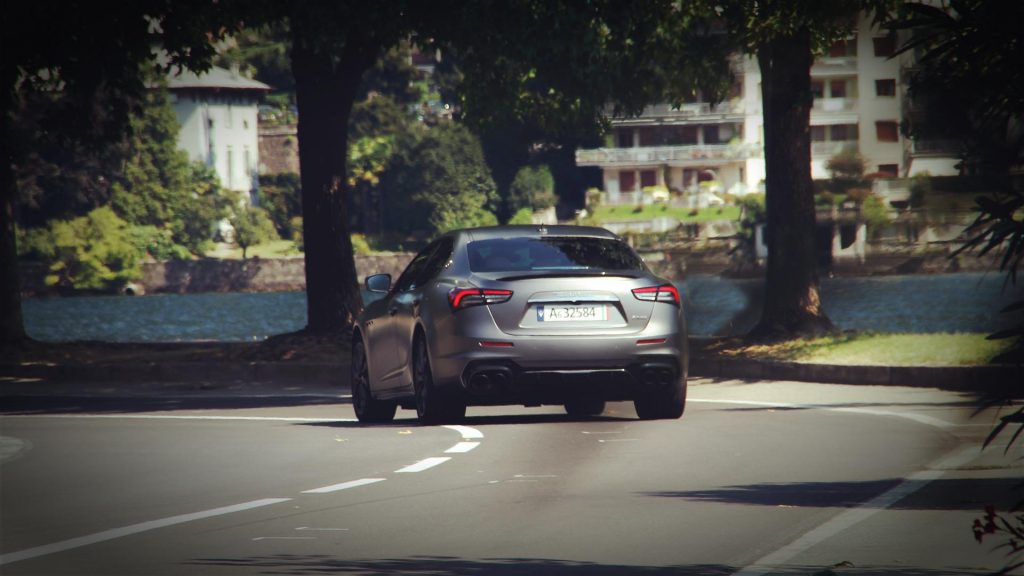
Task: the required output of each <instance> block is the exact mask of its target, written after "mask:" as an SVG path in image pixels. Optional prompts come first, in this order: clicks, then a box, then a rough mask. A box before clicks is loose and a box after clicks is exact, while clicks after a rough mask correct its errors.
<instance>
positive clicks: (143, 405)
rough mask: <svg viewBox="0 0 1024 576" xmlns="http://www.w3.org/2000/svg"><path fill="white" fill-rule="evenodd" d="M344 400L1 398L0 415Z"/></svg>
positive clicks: (294, 397) (224, 407) (335, 401)
mask: <svg viewBox="0 0 1024 576" xmlns="http://www.w3.org/2000/svg"><path fill="white" fill-rule="evenodd" d="M348 403H350V401H349V400H348V399H345V398H340V397H339V398H332V397H330V396H299V395H292V396H287V395H284V396H238V397H216V398H203V397H181V396H169V397H160V396H146V397H140V398H130V397H109V398H107V397H102V396H45V397H44V396H4V397H3V409H2V410H0V414H3V415H8V416H14V415H32V414H86V413H88V414H133V413H140V412H165V411H174V410H231V409H242V408H273V407H280V408H288V407H295V406H317V405H327V404H348Z"/></svg>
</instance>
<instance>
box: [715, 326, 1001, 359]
mask: <svg viewBox="0 0 1024 576" xmlns="http://www.w3.org/2000/svg"><path fill="white" fill-rule="evenodd" d="M1009 348H1010V344H1009V343H1007V342H1006V341H1000V340H990V339H988V337H987V335H986V334H978V333H942V334H884V333H874V332H851V333H844V334H839V335H832V336H824V337H820V338H798V339H793V340H786V341H783V342H777V343H771V344H749V343H745V342H742V341H739V340H724V341H719V342H714V343H712V344H709V345H708V347H707V348H706V349H705V350H706V351H707V352H709V353H712V354H715V355H719V356H723V357H728V358H753V359H758V360H774V361H780V362H801V363H816V364H835V365H846V366H980V365H984V364H989V363H991V362H992V361H993V360H995V359H997V358H998V357H999V356H1000V354H1003V353H1004V352H1006V351H1007V350H1008V349H1009Z"/></svg>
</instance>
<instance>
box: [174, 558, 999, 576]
mask: <svg viewBox="0 0 1024 576" xmlns="http://www.w3.org/2000/svg"><path fill="white" fill-rule="evenodd" d="M190 564H191V565H192V566H198V567H206V568H213V567H216V568H235V569H243V570H244V571H245V573H247V574H248V573H260V574H286V575H294V576H301V575H311V574H360V575H363V576H396V575H404V574H420V575H423V576H535V575H538V574H539V575H544V576H568V575H570V574H572V575H578V574H587V575H593V576H631V575H638V576H724V575H726V574H734V573H735V572H737V571H738V570H740V568H741V567H739V566H728V565H724V564H687V565H676V566H626V565H621V564H599V563H596V562H576V561H570V560H549V559H537V558H492V559H485V560H471V559H465V558H454V557H450V556H412V557H409V558H394V559H380V560H349V559H342V558H334V557H330V556H324V555H304V556H300V555H292V554H278V555H273V556H253V557H248V558H204V559H197V560H193V561H192V562H191V563H190ZM955 573H956V574H960V575H962V576H981V575H983V574H990V573H991V571H988V570H984V569H970V568H964V569H959V568H958V569H956V572H955ZM771 574H773V575H775V576H811V575H817V574H829V575H836V576H839V575H841V574H851V575H852V574H856V575H857V576H947V575H948V574H950V571H949V570H946V569H928V568H914V567H909V566H905V565H903V566H849V567H845V566H844V567H815V566H778V567H774V568H773V569H772V570H771Z"/></svg>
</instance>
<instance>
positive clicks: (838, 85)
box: [828, 80, 846, 98]
mask: <svg viewBox="0 0 1024 576" xmlns="http://www.w3.org/2000/svg"><path fill="white" fill-rule="evenodd" d="M828 89H829V93H830V94H831V95H832V97H833V98H846V80H833V81H831V82H829V83H828Z"/></svg>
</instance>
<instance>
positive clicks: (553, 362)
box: [351, 226, 688, 423]
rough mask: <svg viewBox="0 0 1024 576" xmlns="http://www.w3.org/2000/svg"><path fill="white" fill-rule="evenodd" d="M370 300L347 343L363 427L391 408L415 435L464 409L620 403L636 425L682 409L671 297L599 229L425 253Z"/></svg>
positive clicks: (594, 407) (684, 360) (510, 237)
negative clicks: (628, 404)
mask: <svg viewBox="0 0 1024 576" xmlns="http://www.w3.org/2000/svg"><path fill="white" fill-rule="evenodd" d="M366 288H367V290H368V291H369V292H370V294H371V295H372V296H373V301H371V302H370V303H369V304H368V305H367V306H366V309H365V310H364V311H363V313H362V314H361V315H360V316H359V318H358V319H357V321H356V323H355V326H354V330H353V334H352V362H351V366H352V396H353V404H354V407H355V412H356V415H357V416H358V418H359V420H360V421H362V422H387V421H390V420H392V419H393V418H394V416H395V412H396V410H397V408H398V407H399V406H401V407H403V408H415V409H416V413H417V415H418V417H419V419H420V420H421V421H422V422H424V423H441V422H450V421H457V420H459V419H461V418H462V417H463V416H464V415H465V412H466V406H467V405H502V404H522V405H525V406H540V405H545V404H560V405H564V406H565V409H566V411H567V412H568V413H569V414H571V415H577V416H592V415H597V414H600V413H601V412H603V411H604V407H605V402H606V401H623V400H632V401H633V402H634V404H635V406H636V412H637V414H638V415H639V417H640V418H643V419H656V418H679V417H680V416H682V414H683V410H684V408H685V404H686V375H687V365H688V357H687V339H686V320H685V318H684V316H683V311H682V306H681V305H680V295H679V291H678V290H677V288H676V287H675V286H674V285H673V284H672V283H671V282H669V281H668V280H666V279H664V278H659V277H657V276H655V275H654V274H652V273H651V271H650V270H649V269H648V268H647V266H646V265H645V264H644V262H643V260H642V259H641V258H640V257H639V256H638V255H637V254H636V252H634V251H633V249H632V248H630V247H629V245H627V244H626V243H625V242H624V241H623V240H622V239H621V238H619V237H618V236H616V235H614V234H612V233H611V232H609V231H607V230H604V229H602V228H591V227H581V226H548V227H544V226H499V227H489V228H474V229H468V230H459V231H454V232H450V233H448V234H445V235H443V236H441V237H440V238H438V239H436V240H434V241H433V242H431V243H430V245H428V246H427V247H426V248H424V249H423V250H422V251H421V252H420V253H419V254H417V255H416V256H415V257H414V258H413V259H412V261H411V262H410V263H409V265H408V267H406V269H405V271H404V272H402V275H401V276H400V277H399V278H398V280H397V281H395V282H392V280H391V276H390V275H387V274H377V275H373V276H368V277H367V278H366Z"/></svg>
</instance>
